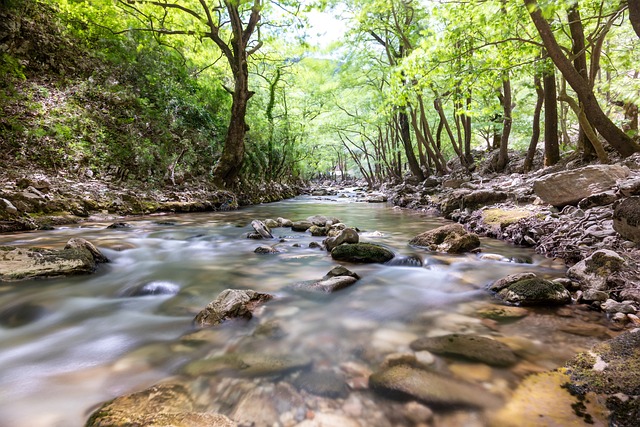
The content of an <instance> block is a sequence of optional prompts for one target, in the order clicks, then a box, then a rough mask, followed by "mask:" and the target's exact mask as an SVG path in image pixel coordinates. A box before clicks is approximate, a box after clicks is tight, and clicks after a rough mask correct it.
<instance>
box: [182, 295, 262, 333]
mask: <svg viewBox="0 0 640 427" xmlns="http://www.w3.org/2000/svg"><path fill="white" fill-rule="evenodd" d="M272 298H273V296H272V295H269V294H265V293H260V292H256V291H252V290H241V289H226V290H224V291H222V292H221V293H220V294H219V295H218V296H217V297H216V299H215V300H213V301H212V302H210V303H209V304H208V305H207V306H206V307H205V308H204V309H203V310H202V311H200V313H198V314H197V315H196V317H195V319H194V321H193V322H194V324H195V325H196V326H198V327H201V328H203V327H207V326H215V325H219V324H220V323H222V322H224V321H226V320H228V319H232V318H242V319H251V317H253V314H252V312H253V310H255V308H256V307H257V306H259V305H262V304H264V303H265V302H267V301H269V300H271V299H272Z"/></svg>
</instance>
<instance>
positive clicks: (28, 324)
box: [0, 197, 606, 427]
mask: <svg viewBox="0 0 640 427" xmlns="http://www.w3.org/2000/svg"><path fill="white" fill-rule="evenodd" d="M349 200H350V199H333V200H329V199H324V200H316V199H312V198H305V197H302V198H298V199H295V200H290V201H284V202H279V203H273V204H267V205H260V206H255V207H249V208H244V209H241V210H239V211H234V212H215V213H198V214H183V215H167V216H154V217H147V218H138V219H128V220H127V221H128V222H129V224H131V225H132V227H131V228H124V229H107V228H106V226H107V225H108V224H109V223H98V222H95V223H83V224H81V225H71V226H68V227H60V228H57V229H55V230H52V231H37V232H28V233H17V234H8V235H2V236H0V244H4V245H16V246H39V247H50V248H61V247H62V246H64V243H65V242H66V241H67V240H68V239H69V238H71V237H83V238H85V239H87V240H89V241H90V242H93V243H94V244H95V245H96V246H98V247H99V248H100V249H101V250H102V251H103V252H104V253H105V255H107V256H108V257H109V258H110V259H111V260H112V262H111V263H109V264H105V265H101V266H100V267H99V269H98V271H97V272H96V273H95V274H93V275H90V276H82V277H73V278H60V279H51V280H38V281H26V282H18V283H4V284H0V320H1V319H2V317H3V316H4V318H8V317H10V313H18V314H19V315H14V319H16V318H17V319H18V323H17V324H16V323H14V324H12V325H11V327H9V324H7V323H6V322H5V325H4V326H0V426H7V427H50V426H55V427H58V426H60V427H62V426H64V427H74V426H81V425H83V423H84V422H85V420H86V419H87V416H88V415H89V414H90V413H91V411H92V410H93V409H95V408H96V407H97V405H99V404H100V402H102V401H105V400H108V399H111V398H113V397H115V396H118V395H121V394H124V393H128V392H132V391H136V390H141V389H144V388H146V387H148V386H150V385H152V384H154V383H157V382H158V381H161V380H163V379H166V378H168V377H171V376H172V375H175V374H176V373H178V372H180V370H181V369H182V367H183V366H184V365H185V364H187V363H188V362H189V361H191V360H193V359H195V358H198V357H203V356H205V355H216V354H218V355H219V354H225V353H233V352H235V351H253V352H256V353H266V354H269V353H270V352H277V353H279V354H290V355H304V356H306V357H309V358H311V360H312V361H313V365H314V367H322V368H323V369H334V370H335V371H338V370H340V368H343V370H348V369H347V368H348V367H351V369H352V370H354V369H355V370H356V371H357V370H358V369H359V370H361V371H365V372H366V371H367V370H375V369H376V367H377V366H378V365H379V364H380V363H381V362H382V361H383V360H384V358H385V357H386V356H388V355H389V354H391V353H398V352H410V350H409V347H408V344H409V343H410V342H411V341H413V340H414V339H416V338H418V337H422V336H425V335H431V336H433V335H442V334H445V333H450V332H461V333H475V334H481V335H487V336H489V335H493V336H496V337H498V338H502V339H503V340H505V341H506V342H508V343H510V345H511V346H512V347H517V348H519V349H520V350H519V353H518V354H519V356H520V357H521V358H522V362H521V363H520V364H519V365H516V367H515V368H512V369H498V368H486V367H483V366H479V365H478V364H477V363H475V364H473V363H465V362H455V361H454V362H452V361H451V360H448V359H447V360H444V361H443V359H440V358H436V364H437V363H441V364H443V366H445V368H446V369H447V370H448V372H453V374H454V375H456V376H458V377H460V378H464V379H465V380H469V381H474V382H477V383H479V384H482V385H483V386H484V387H485V388H487V389H488V390H491V391H492V392H495V393H496V394H498V395H502V396H508V395H509V393H510V392H511V391H512V390H513V389H514V388H515V387H516V385H517V383H518V381H520V379H521V378H522V376H523V375H525V374H526V373H529V372H532V371H536V370H543V369H552V368H555V367H557V366H560V365H561V364H562V363H564V361H565V360H567V359H568V358H569V357H571V356H572V355H573V354H574V353H575V352H576V351H579V350H583V349H585V348H588V346H590V345H591V344H593V343H594V341H596V340H598V339H602V338H604V337H605V336H606V333H602V334H598V333H596V334H595V335H600V336H596V337H589V336H587V337H585V336H583V335H585V334H583V333H581V334H579V335H576V334H571V333H567V332H562V331H561V330H563V329H564V330H567V328H566V327H565V326H567V325H569V326H572V325H573V327H574V329H576V328H575V324H576V322H578V323H579V322H582V321H583V320H585V319H584V316H583V314H580V313H578V314H576V313H575V312H574V311H573V310H571V309H569V310H567V309H565V311H564V312H562V313H561V314H562V316H558V315H557V313H556V312H555V311H552V310H531V311H530V314H529V316H527V317H526V318H524V319H522V320H520V321H517V322H512V323H508V324H501V325H495V324H490V323H487V322H486V321H483V320H482V319H481V318H480V317H478V316H477V314H476V313H477V310H478V308H481V307H483V306H485V305H487V304H489V303H491V302H492V301H491V296H490V295H489V294H488V293H486V292H485V291H484V290H483V287H484V286H485V285H486V284H487V283H489V282H491V281H493V280H496V279H498V278H501V277H504V276H505V275H507V274H512V273H518V272H523V271H534V272H536V273H537V274H539V275H542V276H545V277H547V278H555V277H561V276H562V275H563V274H564V267H563V266H562V264H560V263H557V262H552V261H551V260H546V259H543V258H540V257H538V256H536V255H535V254H534V253H533V252H532V251H531V250H528V249H523V248H516V247H513V246H510V245H508V244H506V243H503V242H499V241H492V240H488V239H483V240H482V248H483V253H485V254H486V253H490V254H494V255H495V256H491V257H485V258H482V257H481V256H479V255H474V254H468V255H458V256H453V255H451V256H450V255H441V254H434V253H430V252H428V251H426V250H422V249H417V248H412V247H410V246H408V244H407V242H408V240H409V239H410V238H411V237H413V236H414V235H416V234H418V233H420V232H422V231H425V230H427V229H431V228H435V227H437V226H440V225H442V224H444V222H443V221H442V220H440V219H438V218H433V217H429V216H426V215H424V214H421V213H417V212H412V211H406V210H400V209H393V208H390V207H388V206H384V205H373V204H362V203H351V202H349ZM314 214H322V215H327V216H334V217H338V218H339V219H340V220H341V221H342V222H344V223H346V224H347V225H349V226H354V227H358V228H359V229H360V230H361V241H369V242H374V243H379V244H382V245H385V246H386V247H388V248H390V249H392V250H393V251H394V252H396V254H397V255H398V256H414V257H417V258H419V259H421V260H422V263H423V265H422V266H402V265H380V264H375V265H348V268H350V269H352V270H353V271H355V272H357V273H358V274H359V275H360V276H361V277H362V279H361V280H360V281H359V282H357V283H356V284H355V285H354V286H353V287H351V288H349V289H346V290H343V291H340V292H337V293H335V294H332V295H329V296H327V295H315V294H311V293H303V292H300V291H296V290H294V289H293V288H292V287H291V285H294V284H295V283H297V282H301V281H305V280H312V279H319V278H321V277H322V276H324V275H325V274H326V273H327V272H328V271H329V270H330V269H331V268H333V267H334V266H335V265H336V264H337V263H336V262H335V261H333V260H332V259H331V257H330V256H329V255H328V254H327V252H326V251H323V250H321V249H312V248H309V243H311V242H312V241H317V242H319V241H321V240H322V238H320V237H312V236H311V235H310V234H309V233H300V232H292V231H291V229H288V228H278V229H275V230H274V235H276V236H278V237H282V238H283V239H284V241H283V242H281V243H278V245H277V248H278V249H279V250H280V251H281V253H279V254H272V255H259V254H255V253H254V252H253V250H254V249H255V248H256V247H257V246H258V245H259V244H261V243H265V242H264V241H263V242H257V241H255V240H250V239H246V238H245V236H246V234H247V233H248V232H249V231H250V230H251V227H250V225H249V224H250V222H251V220H252V219H256V218H258V219H264V218H277V217H285V218H290V219H293V220H298V219H304V218H306V217H308V216H310V215H314ZM268 243H269V244H275V243H277V240H276V241H273V242H268ZM141 288H144V290H145V291H146V294H147V295H144V296H135V295H136V291H139V290H140V289H141ZM227 288H240V289H254V290H257V291H263V292H269V293H272V294H274V295H276V297H277V298H276V299H275V300H274V301H272V302H270V303H267V304H266V305H265V306H264V307H263V308H262V309H260V310H259V311H258V313H257V316H255V317H254V319H253V320H252V321H251V322H249V323H248V324H246V323H242V324H240V323H235V322H231V323H230V324H229V325H225V326H223V327H219V328H215V329H211V330H208V331H206V332H205V334H209V335H208V336H207V337H206V339H204V340H203V342H206V345H204V346H201V347H197V348H195V349H194V348H193V347H191V346H190V345H187V344H186V342H187V341H185V340H181V337H183V336H185V335H187V334H189V333H192V332H193V327H192V320H193V317H194V314H195V313H197V312H198V311H199V310H200V309H202V308H203V307H204V306H206V304H207V303H209V302H210V301H211V300H213V299H214V298H215V297H216V295H218V293H220V292H221V291H222V290H224V289H227ZM581 316H582V317H581ZM596 316H597V315H596ZM591 320H592V321H593V320H595V321H598V320H599V319H598V318H596V319H591ZM274 321H277V322H278V328H279V330H280V332H282V333H281V334H277V335H278V336H277V338H273V339H260V338H254V337H252V333H253V332H254V330H255V329H256V326H257V325H258V324H260V325H264V324H270V322H274ZM569 329H570V328H569ZM603 329H604V328H603ZM592 335H593V334H592ZM447 364H449V365H448V367H447ZM354 367H355V368H354ZM445 368H443V369H445ZM207 381H210V384H216V383H217V384H225V386H224V387H227V388H228V387H234V384H236V385H237V384H238V383H240V382H244V383H247V382H248V383H251V384H254V386H256V387H257V386H264V385H265V384H268V383H269V382H276V381H287V377H284V379H283V378H276V379H274V378H269V377H265V378H257V379H248V380H247V379H227V378H222V377H219V378H218V377H216V376H213V377H212V378H210V379H208V380H207ZM234 381H236V382H238V383H234ZM351 385H352V386H353V384H351ZM243 387H245V388H244V389H243V390H245V389H246V384H244V385H243ZM355 388H356V389H357V390H354V391H353V392H352V393H351V396H350V397H349V398H348V399H346V400H344V399H343V398H339V399H325V401H323V403H322V402H320V403H318V401H315V403H307V407H309V408H311V409H315V410H316V411H318V410H327V411H334V412H339V413H341V414H343V415H345V414H346V415H345V416H347V417H350V418H352V419H354V420H356V421H359V422H360V424H361V425H363V426H365V425H374V426H375V425H380V426H386V425H414V424H413V422H412V421H409V419H410V418H411V417H409V418H402V419H400V421H398V420H395V421H394V420H390V416H389V413H391V412H393V411H394V410H395V409H394V408H395V407H394V406H393V405H396V404H395V403H392V402H389V403H388V405H389V408H391V409H389V408H386V407H385V405H386V404H387V403H386V402H387V401H386V400H385V399H382V398H379V397H376V396H374V395H373V393H371V392H370V391H368V390H366V389H358V387H355ZM304 395H305V396H308V395H306V394H304ZM240 399H242V393H240V392H238V393H236V394H229V393H227V394H226V395H225V396H224V399H223V397H213V398H211V402H210V405H211V408H212V409H215V410H219V411H221V412H225V411H227V415H229V412H230V411H232V408H233V405H234V404H236V403H237V401H238V400H240ZM309 399H312V398H311V397H309ZM358 399H359V400H360V402H356V400H358ZM222 400H224V402H222ZM345 402H347V403H345ZM367 402H373V404H372V405H373V406H371V408H372V409H369V410H367V409H366V408H368V406H367V405H368V403H367ZM313 405H320V406H323V405H324V406H323V408H324V409H322V408H320V409H319V408H318V407H313ZM358 405H359V407H360V408H365V409H358ZM281 406H282V405H281ZM285 406H286V405H285ZM354 407H355V409H354ZM287 410H288V409H287V408H284V409H282V408H280V409H278V411H280V412H283V411H287ZM373 412H375V414H373ZM280 415H282V414H280V413H279V414H276V416H280ZM306 415H307V414H305V413H302V414H300V413H292V414H290V415H288V417H289V422H288V424H290V425H292V424H295V420H298V421H301V418H304V417H305V416H306ZM374 415H375V416H374ZM265 416H266V415H265ZM456 416H459V414H458V415H456ZM376 417H377V418H376ZM445 417H446V416H445ZM465 417H466V418H465ZM474 417H476V414H475V413H474V412H473V411H470V412H469V413H468V414H466V415H464V416H463V418H462V421H460V422H458V424H460V425H476V424H473V423H471V424H469V423H470V421H469V420H470V419H472V420H476V421H477V419H476V418H474ZM291 419H293V421H291ZM282 420H284V418H283V417H281V418H280V421H281V423H282V424H287V422H286V420H285V421H282ZM376 420H377V421H376ZM258 421H259V422H258V424H257V425H261V424H260V420H258ZM266 422H272V420H265V423H266ZM477 423H480V424H479V425H482V423H481V421H477ZM441 424H442V425H455V422H454V421H452V420H451V419H450V420H449V421H446V418H445V421H442V423H441ZM356 425H357V424H356Z"/></svg>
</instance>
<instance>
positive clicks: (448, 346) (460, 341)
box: [411, 334, 518, 367]
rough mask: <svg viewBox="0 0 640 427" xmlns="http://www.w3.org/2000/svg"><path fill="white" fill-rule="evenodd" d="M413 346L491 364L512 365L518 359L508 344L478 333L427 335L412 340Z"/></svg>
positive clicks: (413, 347)
mask: <svg viewBox="0 0 640 427" xmlns="http://www.w3.org/2000/svg"><path fill="white" fill-rule="evenodd" d="M411 348H412V349H413V350H416V351H421V350H428V351H430V352H432V353H435V354H440V355H444V356H456V357H463V358H466V359H469V360H473V361H477V362H482V363H486V364H487V365H491V366H500V367H504V366H511V365H513V364H515V363H516V362H517V361H518V359H517V358H516V355H515V354H514V353H513V351H511V349H510V348H509V347H508V346H507V345H506V344H503V343H501V342H500V341H496V340H492V339H490V338H485V337H481V336H477V335H460V334H451V335H444V336H439V337H425V338H420V339H418V340H416V341H414V342H412V343H411Z"/></svg>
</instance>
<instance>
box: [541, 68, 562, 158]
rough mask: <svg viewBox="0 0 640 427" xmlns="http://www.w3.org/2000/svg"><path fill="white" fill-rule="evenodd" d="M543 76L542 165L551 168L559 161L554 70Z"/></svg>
mask: <svg viewBox="0 0 640 427" xmlns="http://www.w3.org/2000/svg"><path fill="white" fill-rule="evenodd" d="M550 68H551V69H550V70H549V71H547V72H546V73H545V74H544V77H543V78H542V84H543V89H544V165H545V166H553V165H555V164H556V163H558V160H560V144H558V101H557V100H556V93H557V90H556V75H555V68H553V67H550Z"/></svg>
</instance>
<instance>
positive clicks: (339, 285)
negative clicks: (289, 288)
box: [294, 276, 358, 294]
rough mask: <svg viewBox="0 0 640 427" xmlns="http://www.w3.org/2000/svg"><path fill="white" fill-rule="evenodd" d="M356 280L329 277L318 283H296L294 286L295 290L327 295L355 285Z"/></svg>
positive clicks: (345, 277) (346, 277)
mask: <svg viewBox="0 0 640 427" xmlns="http://www.w3.org/2000/svg"><path fill="white" fill-rule="evenodd" d="M357 281H358V279H356V278H355V277H350V276H337V277H330V278H327V279H321V280H318V281H308V282H302V283H298V284H297V285H295V286H294V288H296V289H304V290H309V291H319V292H324V293H327V294H330V293H333V292H336V291H339V290H341V289H344V288H347V287H349V286H351V285H353V284H354V283H356V282H357Z"/></svg>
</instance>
